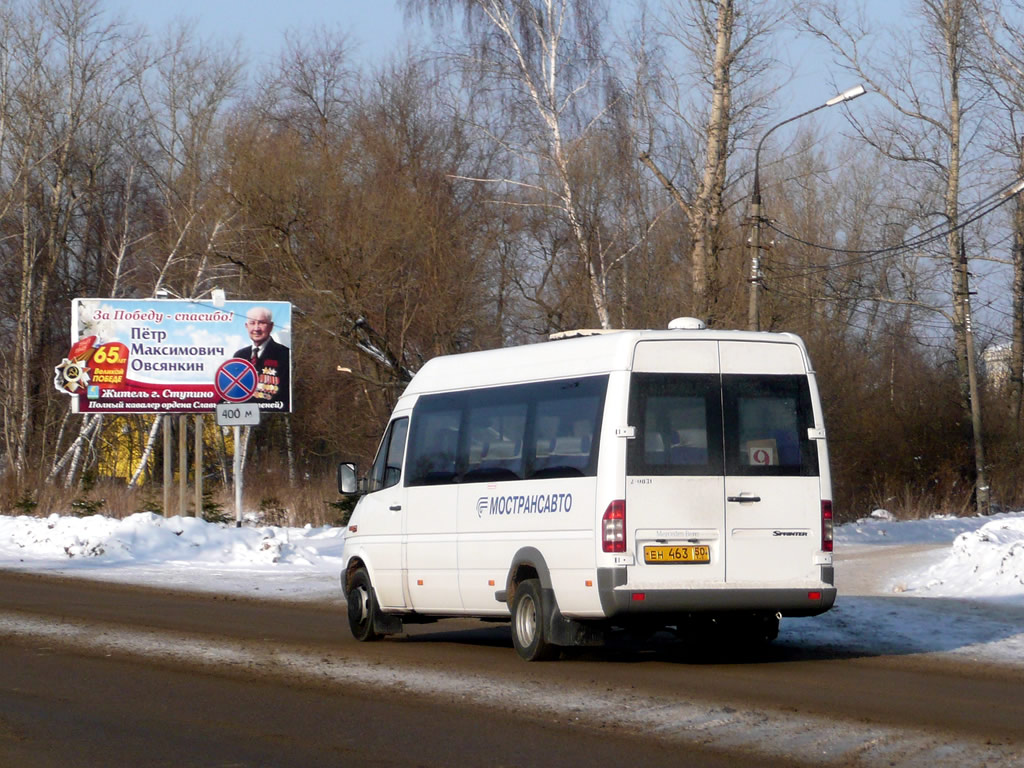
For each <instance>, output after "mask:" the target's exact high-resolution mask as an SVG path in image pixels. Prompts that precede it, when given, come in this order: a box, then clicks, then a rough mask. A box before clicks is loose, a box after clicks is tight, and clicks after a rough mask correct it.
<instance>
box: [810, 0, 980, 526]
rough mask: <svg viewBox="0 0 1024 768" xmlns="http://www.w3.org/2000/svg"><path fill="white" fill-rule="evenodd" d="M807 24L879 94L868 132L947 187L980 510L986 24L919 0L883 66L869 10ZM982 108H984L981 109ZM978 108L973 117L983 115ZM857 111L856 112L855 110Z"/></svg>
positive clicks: (830, 13) (826, 7) (956, 331)
mask: <svg viewBox="0 0 1024 768" xmlns="http://www.w3.org/2000/svg"><path fill="white" fill-rule="evenodd" d="M795 10H796V12H797V13H798V14H800V17H801V19H802V23H803V24H804V27H805V28H806V29H807V30H808V31H810V32H811V33H812V34H814V35H815V36H817V37H818V38H820V39H821V40H823V41H825V42H826V43H827V44H828V46H829V47H830V49H831V50H832V51H833V52H834V53H835V55H836V57H837V59H838V61H839V62H840V66H842V67H843V68H844V69H847V70H849V71H851V72H853V73H855V74H856V75H857V76H858V77H859V78H860V79H861V80H862V81H864V82H865V83H866V84H867V85H868V88H869V89H870V90H872V91H875V92H876V93H878V94H880V95H881V97H882V98H883V99H884V101H885V104H886V106H887V110H886V111H883V112H879V113H876V114H875V115H874V119H873V121H872V122H870V123H859V122H858V123H855V126H856V127H857V129H858V132H859V135H860V136H861V138H862V139H863V140H864V141H865V142H867V143H868V144H869V145H870V146H872V147H874V148H875V149H876V150H877V151H878V152H880V153H881V154H882V155H884V156H885V157H886V158H888V159H890V160H893V161H896V162H899V163H908V164H912V165H913V166H914V167H915V168H918V169H922V170H923V171H924V172H925V173H926V174H927V176H928V177H929V178H930V181H931V182H932V183H934V184H935V185H936V186H937V188H938V189H939V190H941V197H942V208H941V210H940V211H937V212H936V213H937V214H938V215H939V216H941V217H942V218H943V219H944V220H945V223H946V226H947V235H946V241H945V244H946V249H945V256H944V257H945V260H946V264H947V266H948V269H949V273H950V275H951V280H950V294H949V295H950V306H951V311H950V315H951V320H952V330H953V341H954V356H955V360H956V367H957V373H958V376H957V380H958V383H959V386H960V393H961V400H962V402H963V405H964V409H965V412H966V414H967V415H968V417H969V418H970V419H971V421H972V423H973V424H974V445H975V454H976V456H975V458H976V460H975V471H976V474H977V483H976V485H977V489H976V490H977V502H978V510H979V512H987V510H988V490H989V489H988V482H987V480H986V473H985V461H984V443H983V437H982V432H981V413H980V407H981V404H980V401H979V398H978V397H977V395H976V391H975V390H976V388H974V387H972V383H971V379H972V377H973V359H972V357H971V351H970V350H969V345H970V344H972V340H971V319H970V286H969V278H968V274H969V271H968V265H967V259H966V255H965V254H966V249H965V246H964V242H963V235H962V232H961V227H960V226H959V222H960V200H961V195H962V183H963V173H964V168H965V165H966V163H967V159H966V156H965V144H966V143H967V139H968V136H970V135H971V134H972V133H973V127H972V126H971V124H969V123H967V122H966V121H967V120H968V119H972V115H971V113H972V109H974V108H975V107H976V106H977V104H978V101H979V99H980V97H981V94H980V92H979V91H977V90H973V91H972V90H971V83H970V80H969V79H968V77H967V72H968V68H969V66H970V61H971V57H972V56H973V55H974V54H975V52H976V47H977V44H978V37H979V29H978V26H977V21H976V17H975V15H974V12H973V11H974V8H973V4H972V2H971V0H918V1H917V3H916V13H915V17H916V20H917V24H916V25H915V27H914V28H913V29H911V30H906V31H904V32H902V34H900V35H899V36H893V37H892V39H891V42H890V44H889V48H888V49H887V50H886V51H885V54H884V58H885V63H884V64H882V65H879V64H877V63H876V62H874V61H872V60H870V57H869V56H868V53H867V52H866V51H868V50H870V48H869V46H867V45H866V40H867V39H868V38H869V30H868V29H867V28H866V27H865V26H864V23H863V21H862V20H863V19H864V18H865V16H864V15H863V14H861V15H860V17H859V19H854V18H853V14H852V13H849V10H850V8H849V6H848V5H847V4H846V3H843V4H842V7H841V6H840V4H839V3H836V2H832V1H831V0H830V1H829V2H817V3H811V4H804V5H802V6H799V7H797V8H796V9H795ZM978 116H980V115H978ZM978 116H974V117H973V120H975V122H976V121H977V119H978ZM851 119H852V118H851Z"/></svg>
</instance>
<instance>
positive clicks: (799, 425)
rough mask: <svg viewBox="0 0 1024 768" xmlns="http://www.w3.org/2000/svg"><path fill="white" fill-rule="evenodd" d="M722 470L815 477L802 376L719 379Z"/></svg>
mask: <svg viewBox="0 0 1024 768" xmlns="http://www.w3.org/2000/svg"><path fill="white" fill-rule="evenodd" d="M722 379H723V392H724V399H725V445H726V471H727V472H728V473H729V474H732V475H817V474H818V452H817V446H816V445H815V444H814V443H813V442H812V441H811V440H810V439H809V438H808V436H807V429H808V427H812V426H814V417H813V414H812V411H811V397H810V390H809V388H808V386H807V379H806V378H805V377H803V376H739V375H730V376H723V377H722Z"/></svg>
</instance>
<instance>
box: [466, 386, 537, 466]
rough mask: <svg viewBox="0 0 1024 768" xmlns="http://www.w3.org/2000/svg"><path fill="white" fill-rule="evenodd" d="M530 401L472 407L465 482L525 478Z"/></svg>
mask: <svg viewBox="0 0 1024 768" xmlns="http://www.w3.org/2000/svg"><path fill="white" fill-rule="evenodd" d="M526 410H527V406H526V403H481V404H480V405H476V406H470V408H469V412H468V417H467V418H468V421H467V427H468V429H469V444H468V446H467V451H468V455H467V461H466V472H465V475H464V476H463V482H475V483H478V482H483V481H485V480H487V481H493V480H522V479H523V477H524V470H523V467H524V463H523V439H524V438H525V436H526Z"/></svg>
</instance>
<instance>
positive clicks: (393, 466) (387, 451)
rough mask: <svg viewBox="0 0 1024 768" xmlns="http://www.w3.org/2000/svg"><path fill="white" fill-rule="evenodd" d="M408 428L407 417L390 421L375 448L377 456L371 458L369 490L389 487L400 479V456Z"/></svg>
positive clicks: (403, 448)
mask: <svg viewBox="0 0 1024 768" xmlns="http://www.w3.org/2000/svg"><path fill="white" fill-rule="evenodd" d="M408 430H409V419H408V418H407V417H402V418H400V419H395V420H394V421H393V422H391V426H390V427H388V431H387V433H386V434H385V435H384V439H383V440H381V443H380V448H378V449H377V458H375V459H374V460H373V468H372V469H371V470H370V486H369V489H368V490H369V491H370V492H373V491H380V490H383V489H384V488H390V487H391V486H393V485H397V483H398V481H399V480H401V479H402V456H403V455H404V454H405V436H406V433H407V432H408Z"/></svg>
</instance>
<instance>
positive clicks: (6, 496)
mask: <svg viewBox="0 0 1024 768" xmlns="http://www.w3.org/2000/svg"><path fill="white" fill-rule="evenodd" d="M253 474H256V473H253ZM243 490H244V494H243V499H242V511H243V514H245V515H246V519H247V520H249V519H251V516H255V518H256V520H257V521H258V522H260V523H262V524H266V525H287V526H294V527H301V526H304V525H307V524H309V525H312V526H314V527H320V526H323V525H340V524H343V520H344V517H343V513H342V511H341V510H340V509H338V508H337V507H335V506H332V504H333V503H336V502H338V501H339V496H338V490H337V486H336V485H335V480H334V477H333V476H332V477H330V478H315V479H310V480H307V481H305V482H303V483H298V484H296V486H295V487H291V486H289V484H288V482H287V480H283V481H281V480H279V479H278V478H277V477H276V476H271V475H270V474H267V473H264V474H259V475H256V477H255V478H253V479H252V480H250V479H249V478H248V477H247V478H246V482H245V483H244V484H243ZM204 491H205V493H204V496H205V498H204V500H203V502H202V505H201V506H203V507H204V509H203V510H201V514H202V515H203V516H204V517H206V518H207V519H223V520H233V519H234V518H235V496H234V490H233V488H232V487H231V486H227V487H224V486H222V485H220V484H219V483H217V484H216V485H212V484H211V485H209V486H206V487H205V488H204ZM169 497H170V501H169V504H168V510H167V513H168V515H171V516H173V515H177V514H179V509H180V506H179V493H178V484H177V482H175V483H174V485H173V486H172V487H171V488H170V494H169ZM184 501H185V513H186V515H195V511H196V503H195V488H194V487H193V486H191V485H190V486H189V487H188V488H187V489H186V491H185V499H184ZM163 504H164V494H163V487H162V486H161V485H159V484H156V483H151V484H149V485H146V486H144V487H142V488H133V489H129V488H128V487H127V486H126V484H125V483H124V482H123V481H120V480H116V481H115V480H101V481H99V482H97V483H96V484H95V485H94V486H93V487H92V488H90V489H89V490H88V491H83V490H76V489H65V488H62V487H57V486H52V485H42V486H40V487H36V488H29V489H24V488H22V489H17V488H14V487H11V486H10V485H9V484H7V485H5V486H0V514H5V515H26V514H27V515H34V516H45V515H51V514H58V515H79V516H84V515H89V514H101V515H106V516H108V517H113V518H117V519H121V518H124V517H127V516H128V515H132V514H135V513H136V512H153V513H156V514H163V513H164V511H165V510H164V509H163Z"/></svg>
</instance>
